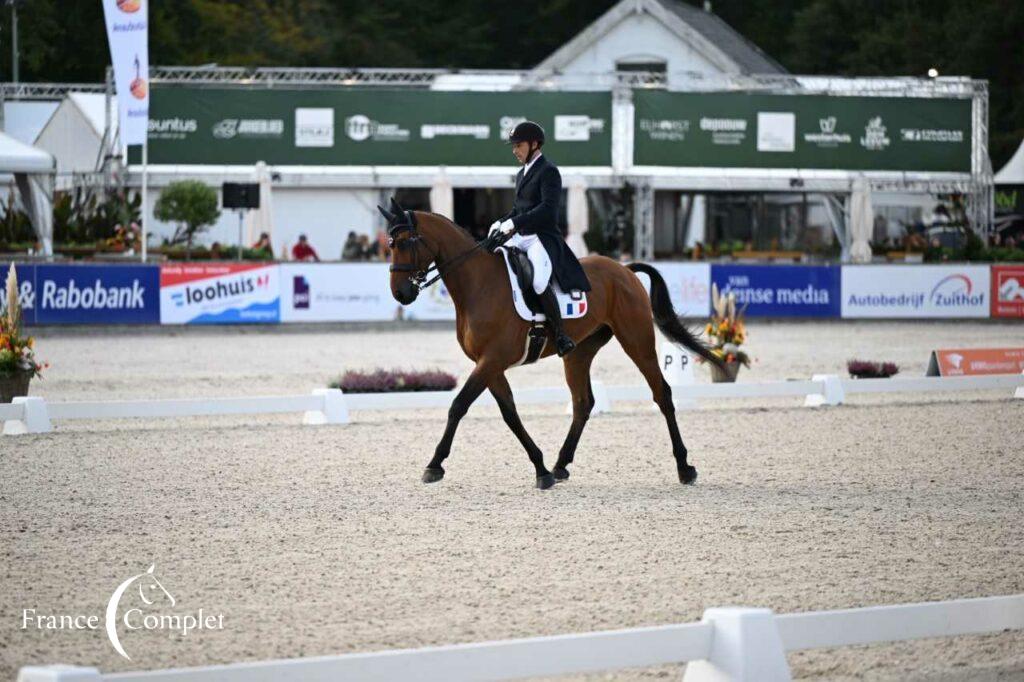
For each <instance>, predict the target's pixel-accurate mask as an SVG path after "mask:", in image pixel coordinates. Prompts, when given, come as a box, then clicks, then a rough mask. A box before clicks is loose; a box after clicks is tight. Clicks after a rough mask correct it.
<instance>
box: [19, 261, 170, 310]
mask: <svg viewBox="0 0 1024 682" xmlns="http://www.w3.org/2000/svg"><path fill="white" fill-rule="evenodd" d="M35 299H36V300H35V302H36V322H37V323H38V324H158V323H159V322H160V269H159V268H158V267H156V266H153V265H40V266H37V268H36V283H35Z"/></svg>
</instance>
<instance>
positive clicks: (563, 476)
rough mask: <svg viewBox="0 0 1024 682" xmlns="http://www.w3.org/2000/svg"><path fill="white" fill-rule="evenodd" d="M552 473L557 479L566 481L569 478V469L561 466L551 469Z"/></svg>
mask: <svg viewBox="0 0 1024 682" xmlns="http://www.w3.org/2000/svg"><path fill="white" fill-rule="evenodd" d="M551 475H552V476H554V477H555V480H556V481H559V482H561V481H566V480H568V479H569V470H568V469H562V468H561V467H555V468H554V469H552V470H551Z"/></svg>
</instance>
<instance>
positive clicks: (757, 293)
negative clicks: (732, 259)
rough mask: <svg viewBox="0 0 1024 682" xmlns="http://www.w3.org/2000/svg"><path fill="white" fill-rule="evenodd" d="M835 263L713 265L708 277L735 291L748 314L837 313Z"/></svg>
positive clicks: (721, 287)
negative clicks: (831, 265) (833, 264)
mask: <svg viewBox="0 0 1024 682" xmlns="http://www.w3.org/2000/svg"><path fill="white" fill-rule="evenodd" d="M839 270H840V269H839V268H838V267H830V266H812V265H715V264H713V265H712V266H711V281H712V282H713V283H714V284H715V285H716V286H718V290H719V292H721V293H722V294H723V295H728V294H729V293H732V294H735V295H736V307H737V308H743V307H744V306H745V307H746V314H747V315H748V316H765V317H839V310H840V298H839V292H840V275H839Z"/></svg>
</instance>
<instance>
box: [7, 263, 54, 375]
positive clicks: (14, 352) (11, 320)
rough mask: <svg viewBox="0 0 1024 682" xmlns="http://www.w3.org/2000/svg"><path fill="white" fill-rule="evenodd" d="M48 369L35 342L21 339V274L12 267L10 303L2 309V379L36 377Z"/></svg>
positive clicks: (8, 278) (28, 338)
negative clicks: (36, 353)
mask: <svg viewBox="0 0 1024 682" xmlns="http://www.w3.org/2000/svg"><path fill="white" fill-rule="evenodd" d="M47 367H49V365H48V364H45V363H40V362H39V361H38V360H36V356H35V341H34V340H33V338H32V337H31V336H22V330H21V305H20V304H19V303H18V275H17V274H16V273H15V272H14V265H11V269H10V271H9V272H8V273H7V303H6V305H4V307H3V309H2V310H0V376H9V375H13V374H19V373H22V372H26V373H28V375H29V377H37V376H40V375H41V374H42V371H43V370H44V369H46V368H47Z"/></svg>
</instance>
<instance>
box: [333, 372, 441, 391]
mask: <svg viewBox="0 0 1024 682" xmlns="http://www.w3.org/2000/svg"><path fill="white" fill-rule="evenodd" d="M456 383H457V379H456V378H455V376H454V375H452V374H448V373H447V372H442V371H441V370H439V369H431V370H424V371H415V370H386V369H380V368H378V369H375V370H373V371H372V372H360V371H357V370H349V371H347V372H345V373H344V374H342V375H341V377H340V378H339V379H337V380H335V381H332V382H331V384H330V387H331V388H340V389H341V390H342V391H345V392H346V393H390V392H394V391H450V390H452V389H453V388H455V384H456Z"/></svg>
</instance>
